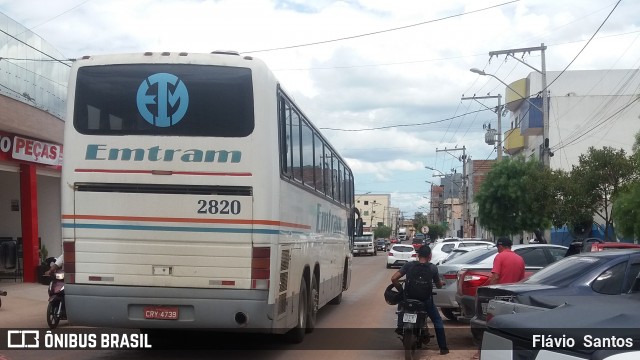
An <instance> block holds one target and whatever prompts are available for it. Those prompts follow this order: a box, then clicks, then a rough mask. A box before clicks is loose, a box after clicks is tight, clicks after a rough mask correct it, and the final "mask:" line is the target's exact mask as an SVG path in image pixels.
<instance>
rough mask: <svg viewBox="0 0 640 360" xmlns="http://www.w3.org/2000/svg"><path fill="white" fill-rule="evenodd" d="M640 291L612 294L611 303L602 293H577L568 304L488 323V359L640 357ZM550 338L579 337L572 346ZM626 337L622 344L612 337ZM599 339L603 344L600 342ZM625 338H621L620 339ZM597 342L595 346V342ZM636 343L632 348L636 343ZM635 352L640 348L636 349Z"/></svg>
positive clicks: (485, 340) (615, 359)
mask: <svg viewBox="0 0 640 360" xmlns="http://www.w3.org/2000/svg"><path fill="white" fill-rule="evenodd" d="M638 324H640V293H632V294H624V295H619V296H610V297H608V298H607V301H606V306H603V302H602V299H601V298H600V297H598V296H571V297H569V298H568V299H567V301H566V304H563V305H562V306H558V307H556V308H554V309H550V310H546V311H542V312H533V313H532V312H529V313H520V314H508V315H500V316H496V317H495V318H493V319H492V320H491V321H489V322H488V324H487V329H486V331H485V334H484V337H483V340H482V349H481V358H482V359H522V360H529V359H531V360H533V359H535V360H557V359H563V360H585V359H592V360H602V359H605V360H631V359H639V358H640V351H637V350H638V344H640V332H639V331H638ZM541 335H546V338H547V339H560V340H561V342H565V343H566V341H567V339H573V340H575V343H574V344H573V345H572V346H562V343H561V344H560V346H558V345H553V344H552V345H551V346H549V345H548V344H547V345H546V346H545V347H544V348H543V347H542V346H541V342H540V341H537V342H535V343H534V336H537V337H535V339H537V340H540V336H541ZM614 338H615V339H622V346H621V345H619V344H618V343H617V342H616V343H615V344H613V345H611V344H609V345H608V346H607V344H606V343H605V341H609V343H613V341H612V339H614ZM596 341H597V342H596ZM617 341H620V340H617ZM593 345H595V346H593ZM630 345H631V346H632V348H631V347H630ZM633 350H635V351H633Z"/></svg>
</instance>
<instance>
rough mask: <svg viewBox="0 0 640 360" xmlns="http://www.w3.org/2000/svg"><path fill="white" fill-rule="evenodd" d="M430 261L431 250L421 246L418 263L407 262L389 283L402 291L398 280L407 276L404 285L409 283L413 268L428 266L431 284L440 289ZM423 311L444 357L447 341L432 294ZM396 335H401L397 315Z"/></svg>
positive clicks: (400, 319)
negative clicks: (431, 325) (428, 319)
mask: <svg viewBox="0 0 640 360" xmlns="http://www.w3.org/2000/svg"><path fill="white" fill-rule="evenodd" d="M430 261H431V248H430V247H429V246H422V247H420V248H419V249H418V261H410V262H407V263H406V264H404V265H403V266H402V268H400V270H398V271H396V272H395V273H394V274H393V276H391V283H392V284H393V285H394V286H395V287H396V288H397V289H398V291H402V285H401V284H400V278H402V277H403V276H405V275H407V274H409V275H407V279H406V281H405V284H406V283H407V282H409V281H410V280H411V279H410V278H409V277H410V276H411V273H412V272H411V269H412V268H413V267H414V266H419V265H423V266H428V268H429V271H430V272H431V274H432V275H431V277H432V279H433V283H434V284H435V286H436V287H437V288H438V289H440V288H442V286H443V284H442V281H441V280H440V276H439V275H438V268H437V267H436V266H435V265H433V264H432V263H430ZM424 304H425V311H426V312H427V316H429V318H430V319H431V322H432V323H433V327H434V329H435V332H436V339H437V340H438V347H439V348H440V355H445V354H448V353H449V348H448V347H447V339H446V335H445V332H444V323H443V322H442V318H441V317H440V313H439V312H438V308H436V305H435V302H434V301H433V294H428V296H427V300H426V301H424ZM396 333H398V334H402V317H401V314H398V323H397V328H396Z"/></svg>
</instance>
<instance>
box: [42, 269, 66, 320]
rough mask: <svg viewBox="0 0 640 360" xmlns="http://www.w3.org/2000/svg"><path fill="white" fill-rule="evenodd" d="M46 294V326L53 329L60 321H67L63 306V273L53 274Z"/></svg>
mask: <svg viewBox="0 0 640 360" xmlns="http://www.w3.org/2000/svg"><path fill="white" fill-rule="evenodd" d="M48 293H49V304H48V305H47V325H49V328H51V329H55V328H56V327H57V326H58V324H59V323H60V320H67V310H66V308H65V304H64V271H57V272H56V273H55V274H53V276H52V279H51V282H50V283H49V289H48Z"/></svg>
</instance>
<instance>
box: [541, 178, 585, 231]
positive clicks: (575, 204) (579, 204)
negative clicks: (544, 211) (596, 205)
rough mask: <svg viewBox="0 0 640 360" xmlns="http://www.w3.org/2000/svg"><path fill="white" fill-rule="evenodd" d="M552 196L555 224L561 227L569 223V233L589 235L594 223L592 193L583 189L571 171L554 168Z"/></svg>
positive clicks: (551, 211)
mask: <svg viewBox="0 0 640 360" xmlns="http://www.w3.org/2000/svg"><path fill="white" fill-rule="evenodd" d="M551 196H552V198H554V199H555V202H554V203H553V206H552V207H551V208H550V214H551V223H552V224H553V226H555V227H558V228H559V227H562V226H564V225H567V229H568V230H569V233H570V234H571V235H572V236H573V237H575V238H581V237H585V236H587V233H588V231H590V230H591V226H592V224H593V210H592V204H593V202H592V199H591V194H589V193H586V192H585V191H583V190H582V189H581V188H580V185H579V182H576V181H574V179H573V178H572V177H571V174H570V173H568V172H566V171H564V170H554V171H552V181H551Z"/></svg>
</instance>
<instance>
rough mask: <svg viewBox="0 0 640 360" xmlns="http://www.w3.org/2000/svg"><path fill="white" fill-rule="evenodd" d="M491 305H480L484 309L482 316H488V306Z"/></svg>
mask: <svg viewBox="0 0 640 360" xmlns="http://www.w3.org/2000/svg"><path fill="white" fill-rule="evenodd" d="M488 304H489V303H482V304H480V307H481V308H482V315H487V305H488Z"/></svg>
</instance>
